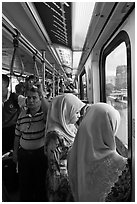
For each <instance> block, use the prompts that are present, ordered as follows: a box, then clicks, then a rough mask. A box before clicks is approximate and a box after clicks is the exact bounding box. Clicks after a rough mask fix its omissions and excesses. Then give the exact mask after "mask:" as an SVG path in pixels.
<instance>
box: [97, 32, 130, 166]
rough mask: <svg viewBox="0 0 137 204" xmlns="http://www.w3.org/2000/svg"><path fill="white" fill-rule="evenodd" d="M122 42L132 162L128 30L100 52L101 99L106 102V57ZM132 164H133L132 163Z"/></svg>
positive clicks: (119, 34)
mask: <svg viewBox="0 0 137 204" xmlns="http://www.w3.org/2000/svg"><path fill="white" fill-rule="evenodd" d="M122 42H125V44H126V52H127V102H128V112H127V113H128V116H127V118H128V127H127V128H128V159H129V162H131V158H132V84H131V76H132V75H131V71H132V69H131V44H130V39H129V36H128V34H127V32H126V31H124V30H123V31H120V32H119V33H118V34H117V35H116V37H115V38H114V39H113V40H112V41H111V42H110V43H109V44H108V45H107V47H105V46H104V47H103V48H102V50H101V54H100V64H99V65H100V66H99V74H100V101H101V102H105V103H106V83H105V82H106V78H105V76H106V73H105V61H106V57H107V56H108V55H109V54H110V53H111V52H112V51H113V50H114V49H115V48H116V47H118V46H119V45H120V44H121V43H122ZM131 166H132V165H131Z"/></svg>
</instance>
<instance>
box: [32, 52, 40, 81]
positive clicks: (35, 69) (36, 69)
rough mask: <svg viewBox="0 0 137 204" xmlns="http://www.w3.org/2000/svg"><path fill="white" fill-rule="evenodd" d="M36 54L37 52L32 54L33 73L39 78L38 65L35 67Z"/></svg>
mask: <svg viewBox="0 0 137 204" xmlns="http://www.w3.org/2000/svg"><path fill="white" fill-rule="evenodd" d="M36 55H37V52H36V53H35V54H33V62H34V74H35V75H36V76H37V77H38V78H39V71H38V67H37V63H36Z"/></svg>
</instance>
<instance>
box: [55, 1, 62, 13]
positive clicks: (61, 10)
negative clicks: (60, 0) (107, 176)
mask: <svg viewBox="0 0 137 204" xmlns="http://www.w3.org/2000/svg"><path fill="white" fill-rule="evenodd" d="M52 3H53V4H54V5H55V6H56V7H57V8H58V9H59V10H60V11H61V12H63V13H65V11H63V10H62V9H61V8H60V7H59V6H58V5H57V4H56V3H55V2H52Z"/></svg>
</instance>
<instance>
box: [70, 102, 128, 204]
mask: <svg viewBox="0 0 137 204" xmlns="http://www.w3.org/2000/svg"><path fill="white" fill-rule="evenodd" d="M119 123H120V115H119V112H118V111H117V110H115V109H114V108H113V107H112V106H110V105H108V104H106V103H98V104H94V105H91V107H89V108H88V112H87V114H86V116H85V118H84V119H83V121H82V122H81V124H80V127H79V130H78V132H77V135H76V137H75V141H74V143H73V147H72V150H71V152H70V155H69V158H68V173H69V181H70V185H71V190H72V192H73V196H74V199H75V201H80V202H85V201H87V202H103V201H105V197H106V196H107V194H108V192H109V191H110V190H111V187H112V186H113V184H114V183H115V182H116V181H117V179H118V176H119V175H120V174H121V173H122V170H123V167H124V166H125V163H126V159H125V158H123V157H122V156H120V155H119V154H118V153H117V152H116V143H115V135H116V132H117V130H118V127H119Z"/></svg>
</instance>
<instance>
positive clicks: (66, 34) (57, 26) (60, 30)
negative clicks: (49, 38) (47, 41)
mask: <svg viewBox="0 0 137 204" xmlns="http://www.w3.org/2000/svg"><path fill="white" fill-rule="evenodd" d="M53 26H55V27H56V28H57V29H59V30H60V31H61V32H62V33H65V36H67V33H66V32H64V30H62V29H61V28H59V27H58V26H57V25H55V24H53Z"/></svg>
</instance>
